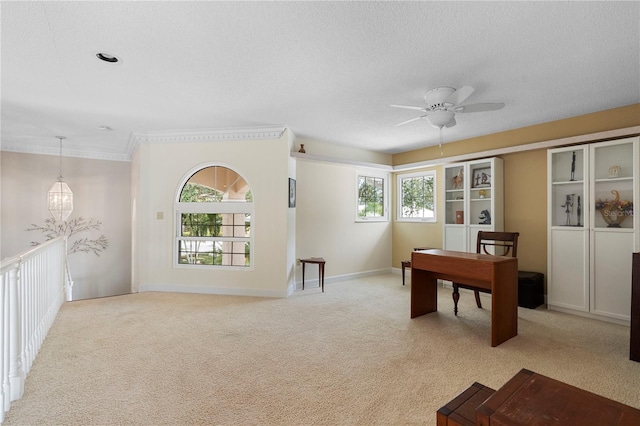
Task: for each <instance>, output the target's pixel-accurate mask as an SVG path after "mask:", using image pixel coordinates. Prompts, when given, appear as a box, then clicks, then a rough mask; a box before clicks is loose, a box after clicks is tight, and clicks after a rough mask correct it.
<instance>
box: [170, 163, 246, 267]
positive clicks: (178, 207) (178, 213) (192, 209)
mask: <svg viewBox="0 0 640 426" xmlns="http://www.w3.org/2000/svg"><path fill="white" fill-rule="evenodd" d="M214 166H220V167H226V168H228V169H230V170H233V171H235V172H236V173H238V174H239V175H241V174H240V172H238V171H237V170H236V169H235V168H233V167H231V166H228V165H226V164H219V163H207V164H204V165H200V166H198V167H195V168H193V169H192V170H191V171H189V173H187V174H186V175H185V177H183V179H182V181H181V182H180V185H178V190H177V191H176V196H175V198H174V212H175V215H174V234H173V235H174V238H173V267H174V268H185V269H198V270H208V269H215V270H234V271H253V269H254V265H255V258H254V253H255V251H254V246H255V243H254V235H255V228H254V223H255V221H254V216H255V215H254V202H246V201H224V202H213V203H183V202H180V194H181V193H182V189H183V188H184V186H185V184H186V183H187V182H188V181H189V179H190V178H191V176H193V175H194V174H195V173H197V172H199V171H200V170H202V169H205V168H207V167H214ZM241 176H242V175H241ZM243 178H244V176H243ZM245 181H246V179H245ZM246 182H247V184H249V182H248V181H246ZM249 187H251V185H250V184H249ZM183 213H187V214H188V213H220V214H249V215H250V219H249V223H250V227H251V233H250V236H249V237H183V236H181V230H182V214H183ZM180 241H214V242H215V241H233V242H249V247H250V248H249V259H250V262H249V266H235V265H198V264H190V263H180V262H179V259H178V257H179V256H180V251H179V250H178V245H179V244H180Z"/></svg>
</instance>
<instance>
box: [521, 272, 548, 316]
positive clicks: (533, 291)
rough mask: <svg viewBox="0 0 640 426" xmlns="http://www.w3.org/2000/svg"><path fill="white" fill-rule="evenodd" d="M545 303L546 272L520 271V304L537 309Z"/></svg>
mask: <svg viewBox="0 0 640 426" xmlns="http://www.w3.org/2000/svg"><path fill="white" fill-rule="evenodd" d="M542 304H544V274H542V273H540V272H527V271H518V306H522V307H523V308H529V309H535V308H537V307H538V306H540V305H542Z"/></svg>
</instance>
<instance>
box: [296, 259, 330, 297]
mask: <svg viewBox="0 0 640 426" xmlns="http://www.w3.org/2000/svg"><path fill="white" fill-rule="evenodd" d="M300 263H302V289H303V290H304V267H305V265H306V264H307V263H315V264H317V265H318V286H321V287H322V292H323V293H324V264H325V263H326V262H325V260H324V259H323V258H321V257H310V258H308V259H300Z"/></svg>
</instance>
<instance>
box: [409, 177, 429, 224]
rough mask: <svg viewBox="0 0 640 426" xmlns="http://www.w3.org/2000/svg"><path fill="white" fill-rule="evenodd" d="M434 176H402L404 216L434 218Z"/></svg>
mask: <svg viewBox="0 0 640 426" xmlns="http://www.w3.org/2000/svg"><path fill="white" fill-rule="evenodd" d="M433 183H434V179H433V176H429V175H427V176H416V177H409V178H402V180H401V189H402V195H401V197H402V204H401V205H402V210H401V217H404V218H433V217H435V206H434V197H433Z"/></svg>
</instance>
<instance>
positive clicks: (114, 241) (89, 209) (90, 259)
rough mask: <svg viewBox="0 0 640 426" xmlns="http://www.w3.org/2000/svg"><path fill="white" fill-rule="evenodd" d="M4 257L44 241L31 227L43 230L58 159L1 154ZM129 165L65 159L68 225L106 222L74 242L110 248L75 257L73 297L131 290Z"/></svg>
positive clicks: (71, 261)
mask: <svg viewBox="0 0 640 426" xmlns="http://www.w3.org/2000/svg"><path fill="white" fill-rule="evenodd" d="M1 157H2V161H1V163H2V165H1V187H2V188H1V193H0V195H1V196H0V201H1V205H2V207H1V211H2V214H1V216H0V217H1V222H0V229H1V235H0V237H1V238H0V240H1V252H0V254H1V257H2V258H6V257H12V256H15V255H18V254H20V253H22V252H24V251H25V250H28V249H29V248H30V243H31V241H37V242H44V240H45V238H44V235H43V234H42V233H41V232H39V231H27V230H26V229H27V228H30V227H31V226H32V224H36V225H44V221H45V220H46V219H49V218H50V217H51V215H50V214H49V211H48V210H47V191H48V190H49V188H50V187H51V185H52V184H53V182H55V180H56V179H57V176H58V174H59V164H60V162H59V157H57V156H51V155H39V154H24V153H15V152H5V151H3V152H2V154H1ZM130 167H131V164H130V163H128V162H120V161H105V160H93V159H82V158H71V157H64V158H63V169H62V171H63V174H64V178H65V181H66V182H67V184H68V185H69V187H70V188H71V190H72V191H73V194H74V198H73V201H74V210H73V213H72V214H71V216H70V217H69V220H73V219H74V218H79V217H84V218H87V219H97V220H99V221H101V222H102V226H101V228H100V230H94V231H88V232H82V233H78V234H76V235H74V236H73V237H71V239H70V242H73V241H74V240H75V239H78V238H89V239H95V238H98V237H99V236H100V235H101V234H103V235H104V236H106V237H107V239H108V240H109V246H108V247H107V249H106V250H104V251H103V252H102V253H101V254H100V256H99V257H98V256H96V255H94V254H86V253H74V254H72V255H70V256H69V267H70V270H71V274H72V278H73V280H74V287H73V298H74V300H75V299H86V298H92V297H102V296H111V295H114V294H125V293H129V292H130V291H131V277H130V275H131V173H130Z"/></svg>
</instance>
